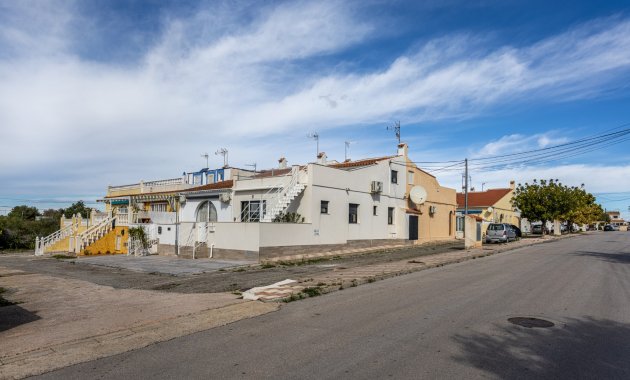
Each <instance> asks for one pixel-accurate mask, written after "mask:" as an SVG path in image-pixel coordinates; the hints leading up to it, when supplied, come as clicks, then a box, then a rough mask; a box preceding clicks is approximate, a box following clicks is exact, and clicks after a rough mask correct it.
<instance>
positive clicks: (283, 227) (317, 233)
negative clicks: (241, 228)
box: [260, 223, 347, 247]
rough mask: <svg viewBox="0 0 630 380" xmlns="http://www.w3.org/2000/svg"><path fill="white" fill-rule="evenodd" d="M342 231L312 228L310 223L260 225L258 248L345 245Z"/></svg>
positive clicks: (323, 227) (324, 227)
mask: <svg viewBox="0 0 630 380" xmlns="http://www.w3.org/2000/svg"><path fill="white" fill-rule="evenodd" d="M322 229H323V230H322ZM346 242H347V239H346V236H345V234H344V231H343V230H341V231H340V230H334V229H333V228H327V226H326V225H323V226H320V229H317V228H314V226H313V224H311V223H260V246H261V247H277V246H297V245H320V244H345V243H346Z"/></svg>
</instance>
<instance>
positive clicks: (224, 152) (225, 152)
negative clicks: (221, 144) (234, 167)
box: [214, 148, 228, 168]
mask: <svg viewBox="0 0 630 380" xmlns="http://www.w3.org/2000/svg"><path fill="white" fill-rule="evenodd" d="M214 154H216V155H217V156H219V155H221V156H223V167H224V168H227V166H228V150H227V149H225V148H220V149H219V150H217V151H216V152H214Z"/></svg>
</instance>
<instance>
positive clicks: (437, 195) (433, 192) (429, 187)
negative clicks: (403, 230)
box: [398, 143, 457, 243]
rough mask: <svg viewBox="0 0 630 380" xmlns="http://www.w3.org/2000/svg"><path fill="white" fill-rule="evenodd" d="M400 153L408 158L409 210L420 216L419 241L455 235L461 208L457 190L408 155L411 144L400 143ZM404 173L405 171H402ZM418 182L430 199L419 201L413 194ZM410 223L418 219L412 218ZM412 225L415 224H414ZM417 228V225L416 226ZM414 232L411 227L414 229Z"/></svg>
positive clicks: (442, 238)
mask: <svg viewBox="0 0 630 380" xmlns="http://www.w3.org/2000/svg"><path fill="white" fill-rule="evenodd" d="M398 149H399V152H398V153H399V157H400V158H402V159H403V160H404V161H403V162H404V166H403V167H402V168H403V169H405V174H404V175H406V176H407V178H406V179H407V180H406V183H407V191H406V194H407V195H406V198H407V211H406V212H407V214H409V215H410V217H413V216H417V218H418V219H417V223H418V226H417V231H418V242H419V243H425V242H429V241H440V240H449V239H455V234H456V231H455V217H456V209H457V200H456V191H455V189H451V188H448V187H444V186H441V185H440V184H439V183H438V180H437V178H435V176H433V175H431V174H429V173H427V172H425V171H424V170H422V169H420V168H419V167H418V166H416V164H414V163H413V162H412V161H410V160H409V158H408V152H407V149H408V148H407V144H405V143H402V144H400V145H399V146H398ZM401 174H402V173H401ZM414 186H421V187H422V188H423V189H424V190H426V193H427V197H426V201H425V202H424V203H422V204H415V203H413V202H412V200H411V199H410V197H409V194H410V192H411V189H412V188H413V187H414ZM410 223H415V221H414V222H411V220H410ZM410 228H411V227H410ZM414 230H415V228H414ZM410 233H412V232H411V230H410Z"/></svg>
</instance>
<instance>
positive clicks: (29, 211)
mask: <svg viewBox="0 0 630 380" xmlns="http://www.w3.org/2000/svg"><path fill="white" fill-rule="evenodd" d="M39 215H40V214H39V210H37V208H36V207H31V206H26V205H22V206H15V207H13V209H12V210H11V212H9V215H8V216H9V218H20V219H23V220H35V218H36V217H38V216H39Z"/></svg>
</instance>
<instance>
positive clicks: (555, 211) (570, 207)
mask: <svg viewBox="0 0 630 380" xmlns="http://www.w3.org/2000/svg"><path fill="white" fill-rule="evenodd" d="M512 203H513V204H514V206H516V207H518V208H519V209H520V210H521V215H522V216H523V217H524V218H527V219H528V220H531V221H541V222H542V223H543V224H546V223H547V222H548V221H553V220H562V221H566V222H567V224H568V225H569V226H572V225H573V223H576V224H586V223H590V222H593V221H596V220H597V219H598V218H599V217H600V214H601V206H600V205H598V204H596V203H595V197H594V196H593V195H592V194H590V193H588V192H586V190H584V185H582V186H581V187H576V186H573V187H569V186H565V185H563V184H562V183H560V182H559V181H558V180H557V179H556V180H554V179H550V180H544V179H541V180H540V181H537V180H534V183H533V184H529V183H525V185H521V184H519V185H518V186H517V187H516V189H515V191H514V197H513V198H512Z"/></svg>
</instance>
